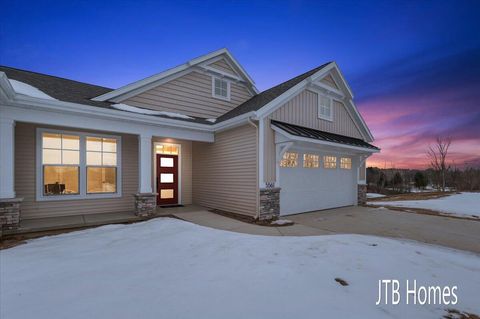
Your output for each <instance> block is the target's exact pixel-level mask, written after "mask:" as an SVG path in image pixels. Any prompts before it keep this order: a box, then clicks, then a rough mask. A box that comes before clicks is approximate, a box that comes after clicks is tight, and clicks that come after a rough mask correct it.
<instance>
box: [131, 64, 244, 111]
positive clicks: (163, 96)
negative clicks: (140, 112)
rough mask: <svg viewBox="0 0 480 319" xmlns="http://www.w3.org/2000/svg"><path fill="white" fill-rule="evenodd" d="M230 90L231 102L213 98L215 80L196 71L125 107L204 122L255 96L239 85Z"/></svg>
mask: <svg viewBox="0 0 480 319" xmlns="http://www.w3.org/2000/svg"><path fill="white" fill-rule="evenodd" d="M230 90H231V91H230V97H231V100H230V101H224V100H221V99H217V98H214V97H212V77H211V76H210V75H207V74H203V73H199V72H195V71H194V72H190V73H188V74H186V75H184V76H181V77H179V78H178V79H175V80H172V81H170V82H167V83H164V84H161V85H159V86H158V87H156V88H153V89H151V90H148V91H146V92H143V93H141V94H139V95H136V96H134V97H131V98H129V99H127V100H125V101H123V102H122V103H124V104H129V105H133V106H138V107H144V108H149V109H152V110H159V111H168V112H176V113H181V114H185V115H190V116H196V117H202V118H217V117H219V116H220V115H222V114H224V113H226V112H228V111H230V110H231V109H233V108H235V107H236V106H238V105H240V104H242V103H243V102H245V101H246V100H248V99H249V98H250V97H251V96H252V95H251V94H250V93H249V91H248V90H247V88H246V87H245V86H244V85H243V84H240V83H235V82H231V84H230Z"/></svg>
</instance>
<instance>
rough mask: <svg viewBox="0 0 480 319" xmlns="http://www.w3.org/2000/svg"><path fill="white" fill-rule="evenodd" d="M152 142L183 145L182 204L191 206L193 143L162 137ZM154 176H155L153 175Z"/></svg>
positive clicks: (181, 164) (181, 155)
mask: <svg viewBox="0 0 480 319" xmlns="http://www.w3.org/2000/svg"><path fill="white" fill-rule="evenodd" d="M152 141H153V142H163V143H170V144H180V145H181V148H180V161H181V162H180V170H181V172H180V182H181V186H180V187H181V190H180V192H181V204H183V205H189V204H191V203H192V141H186V140H175V139H171V138H161V137H154V138H153V139H152ZM155 158H156V156H155ZM154 162H155V161H154ZM152 175H153V176H155V175H154V174H153V173H152ZM155 180H156V178H153V182H155Z"/></svg>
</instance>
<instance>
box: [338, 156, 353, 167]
mask: <svg viewBox="0 0 480 319" xmlns="http://www.w3.org/2000/svg"><path fill="white" fill-rule="evenodd" d="M340 168H343V169H352V159H351V158H350V157H342V158H340Z"/></svg>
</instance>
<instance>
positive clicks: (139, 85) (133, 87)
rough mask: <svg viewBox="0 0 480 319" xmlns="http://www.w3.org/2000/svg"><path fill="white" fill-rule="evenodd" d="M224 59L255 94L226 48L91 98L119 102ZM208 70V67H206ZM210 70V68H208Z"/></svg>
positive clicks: (247, 77) (248, 79)
mask: <svg viewBox="0 0 480 319" xmlns="http://www.w3.org/2000/svg"><path fill="white" fill-rule="evenodd" d="M222 56H223V57H224V58H225V59H227V61H229V62H230V63H231V65H232V66H234V68H235V71H237V72H238V73H239V74H240V75H241V77H242V79H243V80H244V81H245V82H247V84H248V85H247V87H250V88H251V89H252V91H254V92H255V93H257V89H256V88H255V82H254V81H253V79H252V78H251V77H250V75H248V73H247V72H246V71H245V69H244V68H243V67H242V66H241V65H240V63H238V62H237V60H236V59H235V58H234V57H233V55H232V54H231V53H230V51H228V50H227V49H226V48H223V49H220V50H217V51H214V52H211V53H208V54H205V55H202V56H200V57H198V58H195V59H192V60H190V61H188V62H186V63H184V64H181V65H179V66H177V67H174V68H171V69H168V70H166V71H163V72H160V73H157V74H154V75H152V76H149V77H146V78H144V79H142V80H138V81H136V82H133V83H130V84H127V85H124V86H122V87H120V88H118V89H115V90H112V91H111V92H107V93H105V94H102V95H99V96H96V97H94V98H93V100H95V101H107V100H113V101H115V100H116V99H118V100H120V98H121V97H122V96H124V95H127V94H130V95H131V94H133V93H134V94H135V95H137V94H140V93H142V92H145V91H147V90H149V89H151V88H152V87H154V86H157V85H160V84H161V83H162V81H169V80H170V79H173V78H175V75H182V74H183V73H182V72H188V71H189V70H192V69H193V67H195V66H202V64H203V63H204V62H207V61H209V60H212V59H215V58H218V57H222ZM207 68H208V67H207ZM209 69H210V70H211V68H209Z"/></svg>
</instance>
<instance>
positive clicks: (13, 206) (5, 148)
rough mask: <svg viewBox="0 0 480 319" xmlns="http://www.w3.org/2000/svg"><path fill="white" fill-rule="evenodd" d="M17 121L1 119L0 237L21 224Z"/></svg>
mask: <svg viewBox="0 0 480 319" xmlns="http://www.w3.org/2000/svg"><path fill="white" fill-rule="evenodd" d="M14 129H15V121H14V120H13V119H10V118H6V117H2V118H0V237H1V236H2V232H3V230H6V229H15V228H17V227H18V225H19V222H20V203H21V202H22V198H15V180H14V178H15V173H14V170H15V154H14V151H15V143H14V142H15V131H14Z"/></svg>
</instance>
